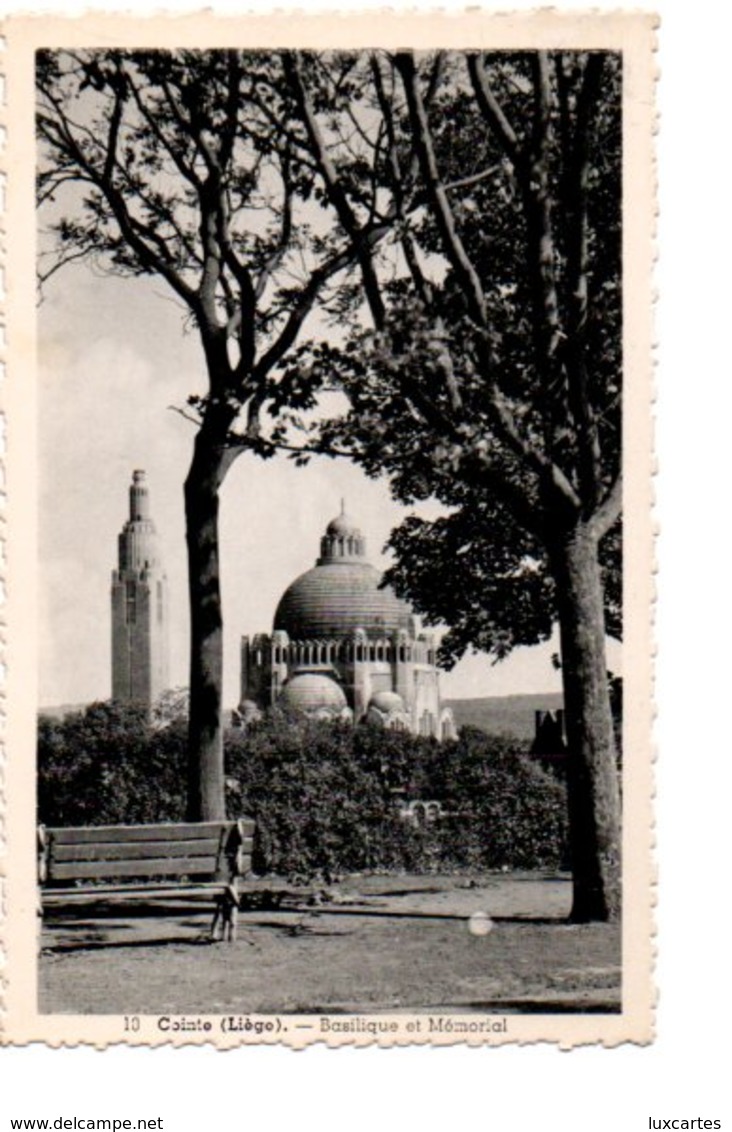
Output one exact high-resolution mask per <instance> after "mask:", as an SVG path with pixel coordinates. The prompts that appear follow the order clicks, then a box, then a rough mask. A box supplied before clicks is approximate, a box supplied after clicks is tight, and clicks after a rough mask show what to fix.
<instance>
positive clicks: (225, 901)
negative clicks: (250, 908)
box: [211, 884, 239, 943]
mask: <svg viewBox="0 0 732 1132" xmlns="http://www.w3.org/2000/svg"><path fill="white" fill-rule="evenodd" d="M238 920H239V893H238V892H237V891H236V885H233V884H228V885H227V886H226V888H225V889H224V891H223V892H221V893H219V895H218V896H217V897H216V911H215V912H214V918H213V922H212V924H211V943H217V942H218V931H217V928H218V926H219V922H220V923H221V939H222V940H223V941H224V942H226V943H233V942H234V940H235V939H236V929H237V924H238Z"/></svg>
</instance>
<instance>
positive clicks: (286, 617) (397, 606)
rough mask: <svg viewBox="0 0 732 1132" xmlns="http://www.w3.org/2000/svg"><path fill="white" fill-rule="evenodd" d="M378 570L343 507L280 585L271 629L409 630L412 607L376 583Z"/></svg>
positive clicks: (300, 632)
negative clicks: (315, 555)
mask: <svg viewBox="0 0 732 1132" xmlns="http://www.w3.org/2000/svg"><path fill="white" fill-rule="evenodd" d="M380 581H381V575H380V574H379V572H378V570H376V569H374V567H373V566H372V565H371V564H370V562H368V561H367V560H366V543H365V541H364V538H363V535H362V534H361V532H360V530H359V529H358V527H357V526H356V524H355V523H354V522H353V520H352V519H350V518H349V517H348V516H347V515H346V514H345V511H344V510H343V509H341V513H340V515H338V516H336V518H335V519H331V521H330V523H329V524H328V526H327V527H326V531H325V534H324V535H323V537H322V539H321V540H320V558H319V559H318V561H317V563H316V565H315V566H314V567H313V569H312V570H308V571H307V573H305V574H301V575H300V577H299V578H297V579H296V580H295V581H294V582H293V583H292V585H291V586H289V587H288V589H286V590H285V592H284V594H283V595H282V598H281V599H280V604H279V605H278V606H277V612H276V613H275V619H274V627H275V630H277V629H282V630H284V631H285V632H286V633H288V634H289V636H290V639H291V640H318V639H323V638H334V637H335V638H338V637H344V636H351V634H352V633H353V631H354V629H364V630H365V631H366V633H368V635H369V636H372V637H373V636H383V635H385V634H388V633H392V632H394V631H395V630H397V629H407V630H409V628H410V626H411V618H412V611H411V609H410V608H409V606H408V605H406V604H405V603H404V602H403V601H400V600H399V598H398V597H397V596H396V594H395V593H394V591H393V590H390V589H384V590H380V589H379V583H380Z"/></svg>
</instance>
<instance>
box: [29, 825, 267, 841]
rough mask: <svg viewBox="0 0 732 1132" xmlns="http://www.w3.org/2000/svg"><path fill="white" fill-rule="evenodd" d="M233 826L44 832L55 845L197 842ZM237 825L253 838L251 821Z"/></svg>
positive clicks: (72, 828)
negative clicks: (88, 842) (109, 842)
mask: <svg viewBox="0 0 732 1132" xmlns="http://www.w3.org/2000/svg"><path fill="white" fill-rule="evenodd" d="M234 824H236V823H234V822H218V821H211V822H198V823H195V822H191V823H188V824H180V825H178V824H175V823H172V822H171V823H168V824H165V825H93V826H92V825H84V826H59V827H56V828H53V829H48V830H47V833H48V834H50V835H52V836H53V840H54V843H55V844H56V845H64V844H68V843H71V844H74V845H75V844H79V843H81V842H84V841H93V842H95V843H97V842H99V843H101V842H104V841H111V842H114V843H115V844H116V843H119V842H121V843H124V842H128V841H171V840H172V841H186V840H190V841H198V840H200V839H201V838H202V837H208V836H210V837H215V838H218V837H219V835H220V833H221V829H222V827H223V826H225V827H226V828H227V829H229V828H230V827H232V826H233V825H234ZM239 824H240V825H241V826H242V832H243V834H244V836H245V837H251V836H252V835H253V833H254V822H253V821H250V820H249V819H244V820H243V821H241V822H240V823H239Z"/></svg>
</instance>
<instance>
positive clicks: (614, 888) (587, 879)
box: [551, 524, 621, 923]
mask: <svg viewBox="0 0 732 1132" xmlns="http://www.w3.org/2000/svg"><path fill="white" fill-rule="evenodd" d="M551 561H552V568H553V572H554V577H555V582H556V589H557V601H558V606H559V626H560V639H561V651H562V676H563V682H564V708H565V718H566V723H567V745H568V764H567V771H568V773H567V787H568V802H569V831H570V850H571V857H572V876H573V904H572V914H571V918H572V920H573V921H575V922H578V923H584V922H587V921H590V920H599V921H608V920H616V919H618V918H619V916H620V909H621V874H620V849H621V843H620V790H619V782H618V770H617V761H616V754H615V738H614V733H613V721H612V713H611V710H610V695H609V688H608V680H607V667H606V660H605V617H604V612H603V595H602V580H601V575H600V565H599V562H598V543H597V537H596V536H595V534H594V533H593V532H592V531H591V530H590V529H589V528H588V527H587V526H586V525H584V524H580V525H578V526H577V527H576V528H574V530H572V531H571V532H570V533H569V534H568V535H567V536H566V537H564V538H562V539H559V540H557V541H556V542H555V544H554V545H553V546H552V548H551Z"/></svg>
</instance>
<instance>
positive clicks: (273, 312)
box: [36, 50, 388, 818]
mask: <svg viewBox="0 0 732 1132" xmlns="http://www.w3.org/2000/svg"><path fill="white" fill-rule="evenodd" d="M352 67H353V62H352V61H351V60H348V59H344V60H342V61H339V59H338V58H337V57H334V58H333V59H332V60H331V61H330V63H328V65H327V66H326V64H325V63H324V64H323V74H324V75H326V74H327V83H328V84H330V88H331V93H330V96H329V98H330V100H329V102H328V106H327V109H328V110H329V113H330V114H331V124H330V126H329V127H328V130H329V138H330V142H331V144H332V145H337V146H338V160H339V173H338V183H339V184H342V185H343V186H344V190H343V191H345V189H347V191H348V193H349V194H350V196H352V197H354V198H355V200H356V203H354V204H345V203H344V206H343V208H342V209H341V213H340V215H342V216H343V217H347V219H348V230H347V232H346V233H345V235H344V234H343V233H342V232H341V230H340V228H336V227H335V226H334V225H333V224H332V223H331V222H330V218H329V214H328V213H327V211H326V210H325V209H324V207H323V204H324V202H325V199H326V195H327V193H326V189H325V187H324V186H323V184H322V181H321V179H320V177H319V175H317V170H316V168H315V166H314V162H313V160H312V158H311V156H310V145H311V144H316V142H317V139H318V137H319V135H318V134H317V131H316V132H315V133H312V126H313V123H312V121H310V119H308V121H307V122H306V121H305V120H302V119H301V118H300V101H299V99H298V97H297V94H296V93H295V92H294V91H293V90H292V89H291V85H290V78H289V68H290V60H289V58H288V57H287V56H286V55H283V54H281V53H279V52H249V53H247V52H243V51H236V50H229V51H191V50H188V51H176V52H160V51H119V50H92V51H89V50H85V51H74V50H69V51H61V52H53V51H42V52H40V53H39V55H38V64H37V80H36V85H37V92H38V109H37V123H38V132H39V136H40V143H41V144H40V155H39V176H38V198H39V202H40V205H41V207H42V209H44V210H45V212H46V213H47V214H49V215H50V217H51V225H50V227H51V231H52V235H53V241H52V244H51V247H50V248H47V249H46V253H45V255H44V258H43V261H42V262H43V267H42V271H41V278H42V280H47V279H48V278H49V277H50V276H51V275H52V274H53V273H54V272H55V271H56V270H58V269H59V268H60V267H63V266H64V265H65V264H68V263H69V262H72V261H75V260H81V259H84V260H90V261H92V262H93V263H94V264H95V265H96V266H97V268H98V269H100V270H102V271H106V272H111V273H113V274H121V275H131V276H155V277H158V278H160V279H162V280H163V281H165V283H166V284H167V285H168V287H169V288H170V289H171V290H172V292H173V294H174V295H175V297H176V298H177V300H178V301H179V302H180V303H181V305H182V309H183V311H184V313H185V315H186V317H187V319H189V320H190V322H191V323H192V324H193V326H194V327H195V330H196V333H197V335H198V337H199V340H200V345H201V350H202V355H203V362H204V366H205V373H206V379H207V389H206V392H205V393H204V394H203V395H198V394H193V393H191V394H190V396H189V397H188V401H187V405H186V406H185V407H183V406H180V408H181V411H182V412H183V413H184V415H186V416H188V417H189V418H190V419H191V420H192V422H193V423H194V424H195V426H196V430H197V431H196V434H195V440H194V445H193V456H192V461H191V465H190V469H189V473H188V476H187V479H186V483H185V503H186V532H187V547H188V565H189V571H188V573H189V604H190V611H191V664H190V688H191V711H190V723H189V734H190V739H189V745H190V758H191V765H190V771H189V813H190V816H191V818H200V817H207V818H214V817H217V816H220V813H221V810H222V807H223V753H222V703H221V684H222V611H221V595H220V585H219V547H218V500H219V490H220V487H221V485H222V483H223V481H224V479H225V477H226V475H227V472H228V470H229V468H230V466H231V464H232V462H233V460H234V459H235V458H236V457H237V456H238V455H239V454H240V453H241V452H243V451H244V450H249V451H253V452H256V453H258V454H260V455H262V456H267V455H270V454H271V451H272V449H271V447H270V446H269V444H267V443H265V442H264V440H263V438H262V436H261V431H262V417H263V410H264V408H265V406H268V407H269V410H270V415H272V414H274V415H276V414H277V413H278V412H280V411H281V409H282V407H283V403H284V402H289V403H291V404H292V405H293V406H296V407H297V408H298V409H303V408H308V407H310V406H312V404H313V402H314V396H315V394H316V392H317V389H318V386H319V382H320V381H321V380H323V378H322V375H321V374H320V373H319V372H318V373H316V372H315V371H312V372H310V373H309V374H307V375H306V377H303V375H301V374H300V375H298V376H297V378H295V376H294V375H293V373H292V371H291V370H289V369H288V368H287V358H288V352H289V351H290V350H291V349H292V348H293V346H294V345H295V344H296V342H297V339H298V336H299V335H300V334H301V332H302V331H303V326H304V324H305V323H306V320H307V319H308V318H309V316H310V315H311V314H312V313H313V311H314V309H315V307H316V306H317V305H318V304H321V305H325V307H326V308H327V306H328V303H329V300H331V299H332V298H333V297H332V295H331V294H330V291H329V288H330V287H331V285H332V284H333V283H334V281H335V280H336V278H337V277H339V276H340V275H342V274H343V273H344V272H347V269H348V268H349V266H351V265H352V264H354V263H357V262H361V264H362V270H364V271H366V272H367V271H368V267H367V263H368V258H369V255H370V252H371V249H372V248H373V247H374V246H375V245H376V244H377V243H378V241H379V240H380V239H381V238H382V237H383V235H384V234H385V232H386V230H387V229H388V220H387V219H385V218H384V217H382V215H381V212H380V209H379V208H378V207H377V183H376V181H375V179H374V177H373V176H372V172H371V169H370V166H369V157H373V154H374V146H373V144H372V141H371V139H370V137H369V134H368V127H367V126H365V125H360V126H359V129H360V140H357V141H356V142H353V141H352V140H351V138H352V137H353V135H354V132H355V131H354V128H353V126H352V125H351V124H350V122H348V121H343V122H342V123H341V125H340V126H339V125H338V121H336V120H334V119H332V115H333V114H335V113H336V111H340V110H341V108H343V107H344V106H346V107H347V106H349V105H350V99H351V93H352V91H351V87H350V86H349V77H348V76H349V72H350V71H351V70H352ZM323 81H326V79H323ZM308 106H309V103H308ZM345 118H346V119H348V114H346V115H345ZM311 134H312V137H311ZM334 183H335V182H333V183H332V184H331V188H332V187H333V184H334ZM343 201H345V197H344V198H343ZM344 286H345V287H346V288H348V287H349V286H352V282H351V283H349V281H348V278H347V276H346V279H345V283H344ZM181 392H182V393H183V392H184V391H181Z"/></svg>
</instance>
